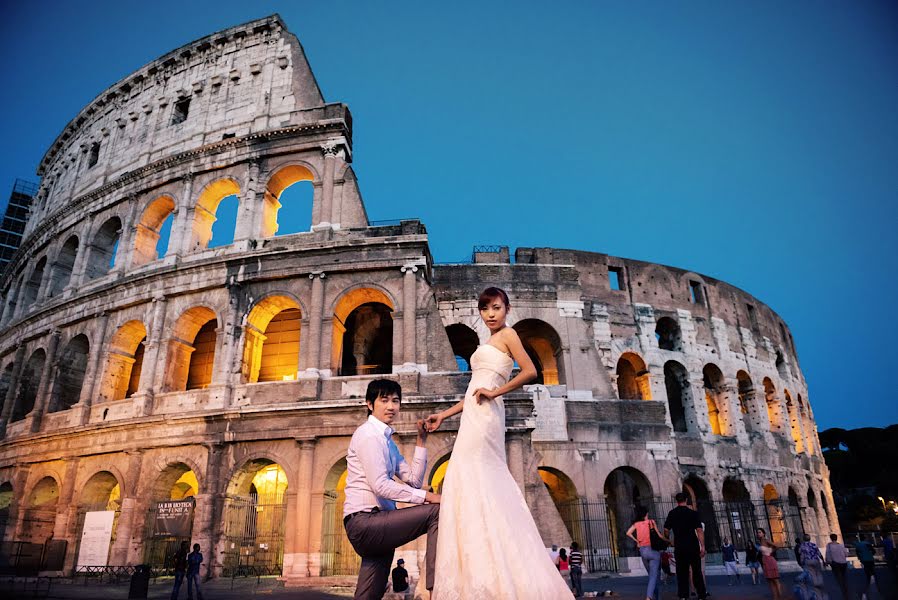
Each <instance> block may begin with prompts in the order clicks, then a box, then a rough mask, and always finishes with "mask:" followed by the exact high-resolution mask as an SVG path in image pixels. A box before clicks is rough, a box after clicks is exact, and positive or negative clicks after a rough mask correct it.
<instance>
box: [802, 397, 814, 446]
mask: <svg viewBox="0 0 898 600" xmlns="http://www.w3.org/2000/svg"><path fill="white" fill-rule="evenodd" d="M798 414H799V415H800V417H801V428H802V430H803V431H804V439H805V441H806V443H805V448H806V449H807V452H808V454H810V455H811V456H814V454H815V451H816V448H815V447H814V438H815V437H816V435H815V433H816V429H815V427H814V423H813V419H812V418H811V409H810V407H809V406H806V405H805V402H804V400H803V399H802V397H801V394H798Z"/></svg>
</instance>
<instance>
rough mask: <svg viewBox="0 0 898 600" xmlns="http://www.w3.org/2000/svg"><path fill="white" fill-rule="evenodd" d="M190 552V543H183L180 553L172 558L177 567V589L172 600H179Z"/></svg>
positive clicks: (176, 553) (173, 590)
mask: <svg viewBox="0 0 898 600" xmlns="http://www.w3.org/2000/svg"><path fill="white" fill-rule="evenodd" d="M188 552H190V542H188V541H186V540H185V541H182V542H181V545H180V547H179V548H178V551H177V552H175V555H174V556H173V557H172V558H173V559H174V566H175V587H173V588H172V591H171V600H178V592H180V591H181V584H183V583H184V575H186V574H187V553H188Z"/></svg>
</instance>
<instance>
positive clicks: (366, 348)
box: [331, 286, 396, 375]
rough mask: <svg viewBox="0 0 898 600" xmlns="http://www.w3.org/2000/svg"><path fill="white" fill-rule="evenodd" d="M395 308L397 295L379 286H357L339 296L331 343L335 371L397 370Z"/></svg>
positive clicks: (335, 308)
mask: <svg viewBox="0 0 898 600" xmlns="http://www.w3.org/2000/svg"><path fill="white" fill-rule="evenodd" d="M395 310H396V304H395V302H394V300H393V298H391V297H390V296H389V295H388V294H387V293H386V292H385V291H384V290H382V289H381V288H379V287H367V286H356V287H353V288H350V289H349V290H346V291H344V292H343V293H342V294H341V295H340V296H339V297H338V299H337V301H336V303H335V305H334V318H333V339H332V346H331V365H332V368H333V369H334V371H335V372H337V373H339V374H341V375H364V374H370V373H390V372H391V371H392V370H393V366H392V365H393V314H392V313H393V311H395ZM347 350H348V352H347Z"/></svg>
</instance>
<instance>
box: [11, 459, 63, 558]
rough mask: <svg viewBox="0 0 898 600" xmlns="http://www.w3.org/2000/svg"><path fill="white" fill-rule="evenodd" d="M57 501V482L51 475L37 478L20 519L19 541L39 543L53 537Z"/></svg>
mask: <svg viewBox="0 0 898 600" xmlns="http://www.w3.org/2000/svg"><path fill="white" fill-rule="evenodd" d="M58 503H59V482H58V481H57V479H56V478H55V477H53V476H52V475H46V476H44V477H42V478H41V479H39V480H38V481H37V483H35V484H34V487H33V488H31V493H29V494H28V500H27V501H26V502H25V511H24V514H23V519H22V530H21V538H20V539H21V541H23V542H31V543H37V544H41V543H44V542H46V541H47V540H48V539H50V538H52V537H53V527H54V525H55V524H56V508H57V505H58Z"/></svg>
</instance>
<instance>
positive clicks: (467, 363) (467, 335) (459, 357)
mask: <svg viewBox="0 0 898 600" xmlns="http://www.w3.org/2000/svg"><path fill="white" fill-rule="evenodd" d="M446 335H447V336H449V344H450V345H451V346H452V354H454V355H455V361H456V362H457V363H458V370H459V371H470V370H471V355H472V354H474V351H475V350H477V346H479V345H480V339H479V338H478V337H477V333H475V332H474V330H473V329H471V328H470V327H468V326H467V325H464V324H462V323H452V324H451V325H448V326H446Z"/></svg>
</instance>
